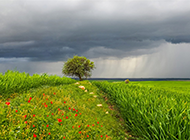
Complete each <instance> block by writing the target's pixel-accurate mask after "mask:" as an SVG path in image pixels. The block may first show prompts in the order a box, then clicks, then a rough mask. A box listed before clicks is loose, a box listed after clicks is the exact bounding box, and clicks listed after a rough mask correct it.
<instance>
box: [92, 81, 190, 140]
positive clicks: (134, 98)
mask: <svg viewBox="0 0 190 140" xmlns="http://www.w3.org/2000/svg"><path fill="white" fill-rule="evenodd" d="M92 84H95V85H96V86H97V87H98V88H99V89H101V90H102V91H104V92H105V93H108V97H109V99H110V101H112V102H113V103H115V104H116V106H117V108H119V110H120V113H121V114H122V117H123V118H124V120H125V122H126V125H127V126H128V128H130V130H131V131H132V132H133V133H135V134H136V135H138V136H141V137H143V138H144V139H146V140H187V139H190V133H189V132H190V127H189V126H190V123H189V122H190V94H189V92H181V93H180V92H176V91H171V90H167V89H163V88H159V87H148V86H144V85H141V84H125V83H124V82H121V83H109V82H107V81H106V82H96V81H95V82H92ZM168 88H169V87H168Z"/></svg>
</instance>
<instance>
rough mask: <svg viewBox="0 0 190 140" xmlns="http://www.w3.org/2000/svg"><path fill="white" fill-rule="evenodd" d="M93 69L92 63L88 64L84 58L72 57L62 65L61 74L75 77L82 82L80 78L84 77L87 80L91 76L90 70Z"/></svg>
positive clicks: (87, 60) (88, 61)
mask: <svg viewBox="0 0 190 140" xmlns="http://www.w3.org/2000/svg"><path fill="white" fill-rule="evenodd" d="M94 68H95V65H94V62H90V60H89V59H87V58H86V57H84V56H81V57H80V56H74V57H73V58H69V59H68V60H67V62H65V63H64V66H63V69H62V73H63V74H65V75H67V76H77V77H79V79H80V81H82V80H83V79H82V77H84V76H85V77H86V78H87V77H90V76H91V70H93V69H94Z"/></svg>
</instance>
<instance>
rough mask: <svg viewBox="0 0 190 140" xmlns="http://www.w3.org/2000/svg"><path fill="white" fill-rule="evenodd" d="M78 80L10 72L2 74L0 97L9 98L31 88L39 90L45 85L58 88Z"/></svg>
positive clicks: (0, 76) (0, 74)
mask: <svg viewBox="0 0 190 140" xmlns="http://www.w3.org/2000/svg"><path fill="white" fill-rule="evenodd" d="M74 82H76V80H74V79H71V78H67V77H62V78H61V77H58V76H56V75H53V76H52V75H51V76H48V75H47V74H46V73H45V74H42V75H38V74H33V76H30V75H29V74H28V73H25V72H23V73H20V72H18V71H11V70H8V71H7V72H5V74H4V75H3V74H2V73H0V95H3V97H9V96H10V94H12V93H18V92H24V91H27V90H29V89H31V88H37V87H40V86H43V85H50V86H56V85H60V84H71V83H74Z"/></svg>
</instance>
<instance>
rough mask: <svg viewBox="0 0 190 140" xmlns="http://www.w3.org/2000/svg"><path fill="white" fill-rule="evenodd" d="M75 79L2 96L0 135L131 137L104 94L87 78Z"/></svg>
mask: <svg viewBox="0 0 190 140" xmlns="http://www.w3.org/2000/svg"><path fill="white" fill-rule="evenodd" d="M78 83H79V84H74V83H73V84H68V85H60V86H58V85H57V86H48V85H46V86H41V87H39V88H36V89H35V88H34V89H32V90H28V91H26V92H24V93H22V94H21V93H17V94H11V95H10V98H9V99H7V98H6V99H5V100H4V98H2V99H1V101H0V108H1V110H0V126H1V129H0V139H7V140H12V139H13V140H14V139H20V140H23V139H30V140H32V139H35V140H40V139H47V140H48V139H55V140H58V139H68V140H76V139H91V140H99V139H102V140H124V139H133V137H132V136H131V135H129V134H127V132H126V126H125V124H124V122H123V120H122V119H121V117H120V116H119V114H118V112H117V110H116V109H114V108H113V106H111V105H110V104H109V100H108V98H107V97H106V96H105V94H103V93H102V92H100V91H99V90H98V88H97V87H96V86H93V85H91V83H90V82H88V81H82V82H78ZM79 86H84V87H85V89H82V88H79ZM136 139H137V138H136Z"/></svg>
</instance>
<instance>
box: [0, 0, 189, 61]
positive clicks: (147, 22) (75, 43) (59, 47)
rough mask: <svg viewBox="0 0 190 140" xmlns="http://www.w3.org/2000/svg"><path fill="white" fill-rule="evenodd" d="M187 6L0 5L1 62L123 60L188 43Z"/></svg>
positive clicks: (184, 1) (123, 0)
mask: <svg viewBox="0 0 190 140" xmlns="http://www.w3.org/2000/svg"><path fill="white" fill-rule="evenodd" d="M188 5H190V2H189V1H188V0H180V1H179V0H178V1H176V0H170V1H169V2H168V1H167V2H166V1H164V0H160V1H159V2H155V1H150V0H144V1H140V0H139V1H130V0H120V1H117V2H116V1H114V0H112V1H108V0H105V1H94V0H91V1H89V0H88V1H86V0H80V1H67V0H65V1H61V0H57V1H50V0H46V1H45V0H42V1H37V0H29V1H24V0H18V1H13V0H6V1H5V0H3V1H0V9H1V10H0V32H1V34H0V57H4V58H9V57H17V58H19V57H22V58H25V57H28V58H29V60H30V61H64V60H66V59H67V58H69V57H72V56H73V55H85V56H86V57H88V58H96V57H109V56H115V57H119V58H122V57H125V56H126V55H127V56H134V55H142V54H148V53H152V48H156V47H159V46H160V45H161V44H163V43H165V42H171V43H183V42H186V43H189V42H190V24H189V23H190V18H188V15H190V10H189V6H188Z"/></svg>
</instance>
